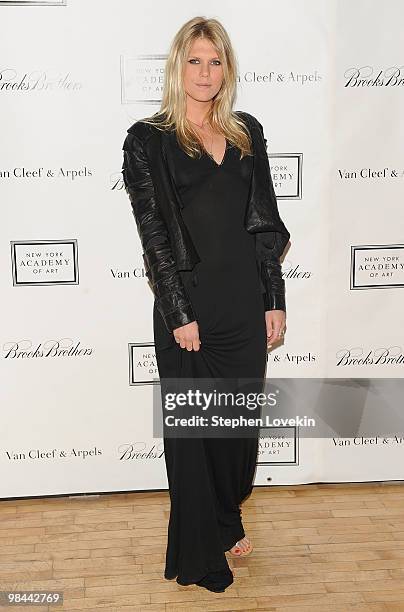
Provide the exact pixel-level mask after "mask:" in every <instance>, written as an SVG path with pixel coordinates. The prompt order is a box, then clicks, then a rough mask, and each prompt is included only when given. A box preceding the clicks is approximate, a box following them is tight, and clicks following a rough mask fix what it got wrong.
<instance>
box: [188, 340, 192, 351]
mask: <svg viewBox="0 0 404 612" xmlns="http://www.w3.org/2000/svg"><path fill="white" fill-rule="evenodd" d="M192 348H193V347H192V340H187V351H192Z"/></svg>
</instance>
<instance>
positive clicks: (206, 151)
mask: <svg viewBox="0 0 404 612" xmlns="http://www.w3.org/2000/svg"><path fill="white" fill-rule="evenodd" d="M225 141H226V146H225V148H224V153H223V157H222V161H221V162H220V163H218V162H217V161H216V160H215V158H214V157H213V155H212V154H211V153H209V151H208V150H207V149H205V148H204V151H205V153H206V154H207V155H208V156H209V157H210V159H211V160H212V161H213V163H214V164H215V166H217V167H218V168H220V166H222V165H223V162H224V160H225V157H226V154H227V149H228V142H227V138H225Z"/></svg>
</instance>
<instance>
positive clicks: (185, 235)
mask: <svg viewBox="0 0 404 612" xmlns="http://www.w3.org/2000/svg"><path fill="white" fill-rule="evenodd" d="M235 112H236V113H237V115H238V116H239V117H240V118H241V119H242V120H243V121H244V123H245V125H246V126H247V128H248V130H249V133H250V135H251V138H252V145H253V153H254V156H253V169H252V176H251V184H250V192H249V197H248V203H247V208H246V215H245V221H244V223H245V228H246V230H247V231H248V232H251V233H254V234H255V236H256V241H255V244H256V255H257V266H258V267H259V270H260V277H261V281H262V291H263V294H264V295H263V299H264V303H265V310H274V309H281V310H285V311H286V306H285V281H284V279H283V278H282V273H281V266H280V261H279V257H280V256H281V255H282V253H283V251H284V249H285V246H286V244H287V243H288V241H289V238H290V234H289V232H288V230H287V229H286V227H285V225H284V223H283V221H282V220H281V218H280V216H279V212H278V206H277V201H276V196H275V191H274V187H273V184H272V178H271V173H270V167H269V160H268V155H267V150H266V139H265V137H264V131H263V127H262V125H261V123H260V122H259V121H258V120H257V119H256V118H255V117H254V116H253V115H250V114H249V113H246V112H244V111H235ZM127 131H128V134H127V135H126V137H125V141H124V143H123V147H122V148H123V165H122V174H123V181H124V185H125V189H126V191H127V193H128V195H129V199H130V203H131V206H132V212H133V215H134V217H135V220H136V224H137V228H138V233H139V237H140V240H141V243H142V248H143V254H142V256H143V261H144V264H145V271H146V275H147V277H148V279H149V281H150V283H151V287H152V290H153V294H154V297H155V302H156V307H157V308H158V310H159V312H160V313H161V315H162V317H163V319H164V322H165V324H166V327H167V329H168V330H169V331H173V330H174V329H176V328H177V327H181V326H182V325H186V324H187V323H190V322H191V321H195V320H196V316H195V313H194V311H193V308H192V304H191V302H190V299H189V296H188V295H187V292H186V289H185V286H184V283H183V278H182V276H181V274H180V271H181V270H192V269H193V268H194V266H195V265H196V264H197V263H198V262H199V261H201V260H200V257H199V255H198V253H197V251H196V249H195V246H194V244H193V243H192V239H191V236H190V234H189V232H188V229H187V227H186V225H185V223H184V221H183V219H182V215H181V209H182V208H183V203H182V201H181V198H180V196H179V194H178V192H177V190H176V187H175V184H174V181H173V179H172V175H173V173H172V172H171V163H172V160H171V157H170V154H169V151H170V142H171V140H170V139H172V138H174V137H175V133H174V131H168V130H161V129H158V128H156V127H155V126H152V125H150V124H147V123H145V122H144V121H141V120H139V121H136V122H135V123H134V124H133V125H132V126H131V127H130V128H129V129H128V130H127ZM241 290H242V289H241Z"/></svg>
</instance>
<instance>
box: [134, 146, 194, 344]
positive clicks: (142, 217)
mask: <svg viewBox="0 0 404 612" xmlns="http://www.w3.org/2000/svg"><path fill="white" fill-rule="evenodd" d="M122 149H123V165H122V174H123V181H124V185H125V190H126V192H127V193H128V195H129V199H130V203H131V206H132V212H133V215H134V217H135V220H136V225H137V229H138V234H139V237H140V240H141V243H142V247H143V253H142V257H143V261H144V264H145V270H146V276H147V277H148V279H149V281H150V283H151V287H152V290H153V293H154V296H155V301H156V307H157V309H158V310H159V312H160V313H161V315H162V317H163V319H164V322H165V325H166V327H167V329H168V330H169V331H170V332H172V331H173V330H174V329H176V328H177V327H181V326H182V325H186V324H187V323H191V322H192V321H195V319H196V317H195V314H194V312H193V309H192V305H191V302H190V300H189V297H188V295H187V293H186V290H185V287H184V284H183V282H182V278H181V275H180V273H179V272H178V270H177V268H176V262H175V259H174V256H173V253H172V249H171V246H170V239H169V233H168V229H167V225H166V223H165V221H164V219H163V217H162V215H161V212H160V209H159V206H158V202H157V199H156V195H155V191H154V186H153V181H152V175H151V169H150V164H149V161H148V157H147V154H146V152H145V147H144V145H143V144H142V142H141V140H140V139H139V138H137V137H136V136H135V135H134V134H128V135H127V136H126V138H125V141H124V144H123V147H122Z"/></svg>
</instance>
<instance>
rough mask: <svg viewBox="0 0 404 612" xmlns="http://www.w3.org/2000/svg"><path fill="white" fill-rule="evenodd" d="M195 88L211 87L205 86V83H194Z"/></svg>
mask: <svg viewBox="0 0 404 612" xmlns="http://www.w3.org/2000/svg"><path fill="white" fill-rule="evenodd" d="M196 86H197V87H211V85H207V84H205V83H196Z"/></svg>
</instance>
